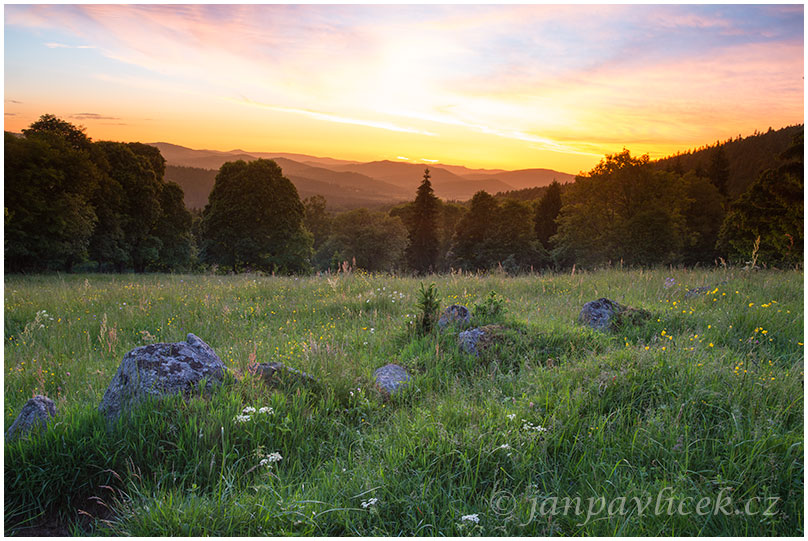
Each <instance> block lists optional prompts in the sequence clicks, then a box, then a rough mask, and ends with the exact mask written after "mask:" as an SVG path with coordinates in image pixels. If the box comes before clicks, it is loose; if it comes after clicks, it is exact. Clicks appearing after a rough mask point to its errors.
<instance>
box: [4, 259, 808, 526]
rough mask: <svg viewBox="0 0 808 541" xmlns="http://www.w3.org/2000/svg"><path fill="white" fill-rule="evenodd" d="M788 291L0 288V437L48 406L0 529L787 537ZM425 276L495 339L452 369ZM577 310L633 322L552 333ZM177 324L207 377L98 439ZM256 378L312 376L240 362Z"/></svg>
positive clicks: (565, 281)
mask: <svg viewBox="0 0 808 541" xmlns="http://www.w3.org/2000/svg"><path fill="white" fill-rule="evenodd" d="M803 279H804V276H803V273H802V272H801V271H746V270H742V269H732V268H729V269H725V268H720V269H713V270H682V269H678V270H677V269H672V270H664V269H660V270H653V271H647V270H646V271H641V270H617V269H611V270H609V269H607V270H601V271H597V272H591V273H588V272H584V273H582V272H576V273H575V274H534V275H528V276H518V277H508V276H505V275H500V274H490V275H485V276H475V275H467V274H466V275H463V274H452V275H441V276H430V277H426V278H421V279H419V278H406V277H394V276H389V275H367V274H364V273H359V272H353V273H341V274H338V275H331V276H321V277H297V278H295V277H272V276H258V275H237V276H214V275H51V276H6V277H5V280H4V281H5V314H4V317H5V320H4V330H5V334H4V342H5V345H4V353H5V358H4V398H5V400H4V419H5V428H6V429H8V427H9V426H10V425H11V423H12V422H13V421H14V419H15V417H16V415H17V413H18V412H19V410H20V408H21V407H22V405H23V404H24V403H25V401H26V400H27V399H28V398H30V397H31V396H32V395H35V394H45V395H47V396H49V397H50V398H52V399H53V400H54V401H55V402H56V405H57V409H58V411H59V415H58V417H57V419H56V420H55V421H53V422H51V424H50V425H49V428H48V430H47V431H46V432H44V433H42V434H40V435H34V436H32V437H30V438H29V439H23V440H18V441H15V442H6V443H5V449H4V451H5V489H4V491H5V494H4V496H5V498H4V500H5V506H4V507H5V508H4V511H5V533H6V534H15V533H23V534H24V533H26V532H28V533H29V534H30V533H31V532H40V533H41V532H42V531H46V530H42V529H38V530H26V529H25V528H26V527H32V526H37V527H39V528H42V527H47V528H55V529H56V530H58V531H66V532H68V533H73V534H88V533H92V534H101V535H137V536H155V535H172V536H180V535H182V536H186V535H200V536H201V535H217V536H230V535H234V536H246V535H250V536H254V535H265V534H274V535H285V534H303V535H430V536H431V535H512V536H517V535H519V536H521V535H664V536H669V535H802V534H803V533H804V526H803V520H804V517H803V501H804V485H803V474H804V457H803V455H804V432H803V418H804V412H803V379H804V372H803V370H804V367H803V359H804V345H803V341H804V338H803V317H804V314H803ZM430 283H434V284H435V287H436V288H437V291H438V298H439V300H440V304H441V308H444V307H446V306H448V305H451V304H455V303H458V304H463V305H466V306H468V307H469V308H470V309H471V310H472V312H473V323H474V324H491V323H497V324H500V325H503V326H504V327H505V328H506V329H507V332H506V336H505V338H504V339H503V340H502V342H501V343H497V344H495V345H494V346H493V347H492V348H490V349H489V350H486V351H485V352H484V353H483V354H481V355H480V356H479V357H475V356H473V355H469V354H466V353H463V352H461V351H460V349H459V347H458V345H457V330H456V329H455V330H454V332H432V333H428V334H426V335H421V334H419V333H418V332H417V331H416V327H417V324H416V321H417V319H418V317H419V312H418V308H417V303H418V301H419V290H420V287H421V285H422V284H424V285H429V284H430ZM699 286H708V287H709V289H708V291H707V292H706V293H704V294H701V295H698V296H694V297H691V298H686V297H685V292H686V291H687V290H688V289H690V288H694V287H699ZM491 292H495V293H494V294H493V295H492V293H491ZM599 297H608V298H610V299H613V300H615V301H618V302H620V303H622V304H627V305H630V306H633V307H637V308H643V309H645V310H648V311H649V312H651V314H652V317H651V318H650V319H649V320H648V321H646V322H644V323H639V324H636V325H633V326H627V327H624V328H623V329H621V330H620V331H619V332H616V333H603V332H597V331H594V330H591V329H589V328H586V327H584V326H581V325H578V324H577V323H576V318H577V315H578V313H579V311H580V309H581V307H582V306H583V304H584V303H585V302H587V301H590V300H595V299H597V298H599ZM189 332H192V333H194V334H196V335H197V336H199V337H200V338H202V339H203V340H204V341H206V342H207V343H208V344H209V345H210V346H211V347H213V349H214V350H215V351H216V353H217V354H218V355H219V357H220V358H221V359H222V360H223V361H224V363H225V364H226V365H227V367H228V368H229V369H230V373H231V377H228V379H227V380H226V381H225V383H224V384H223V385H222V387H221V388H220V389H219V390H217V391H215V392H214V393H212V394H206V393H204V392H201V391H199V392H195V393H192V394H191V395H189V396H186V397H173V398H168V399H164V400H161V401H156V402H150V403H147V404H145V405H144V406H143V407H142V408H139V409H138V410H136V411H134V412H133V413H132V415H131V416H128V417H125V418H124V419H122V420H121V421H120V422H118V423H117V424H115V425H113V426H107V425H106V424H105V422H104V420H103V419H102V418H101V416H100V415H99V414H98V412H97V411H96V408H97V406H98V404H99V402H100V400H101V397H102V395H103V393H104V391H105V389H106V387H107V386H108V384H109V382H110V380H111V378H112V377H113V375H114V374H115V372H116V370H117V368H118V365H119V364H120V362H121V359H122V357H123V356H124V354H125V353H126V352H128V351H129V350H131V349H132V348H135V347H137V346H141V345H145V344H148V343H154V342H177V341H183V340H184V339H185V336H186V335H187V333H189ZM270 361H281V362H283V363H285V364H287V365H289V366H291V367H294V368H297V369H300V370H303V371H305V372H307V373H309V374H311V375H313V376H315V377H317V378H318V379H319V380H320V382H321V383H322V385H321V386H319V387H317V388H310V387H306V386H288V387H283V388H275V389H270V388H268V387H266V386H265V385H264V384H263V383H262V382H260V381H258V380H257V379H255V378H253V377H251V376H250V375H249V374H248V372H247V370H246V369H247V366H248V365H249V364H250V363H252V362H270ZM391 362H394V363H397V364H400V365H402V366H404V367H406V368H407V370H408V371H409V373H410V375H411V376H412V381H411V384H410V386H409V387H408V388H407V389H406V390H405V391H404V392H402V393H400V394H397V395H395V396H393V397H391V398H389V399H387V398H386V397H384V396H383V395H382V394H380V393H379V392H378V391H377V390H376V389H375V388H374V386H373V379H372V375H373V371H374V370H375V369H376V368H378V367H380V366H383V365H385V364H387V363H391ZM245 408H254V409H255V410H256V411H255V412H253V411H251V410H249V409H247V410H246V414H247V415H249V420H246V421H244V418H243V417H241V418H240V417H239V416H240V415H245V413H244V412H245ZM261 408H264V409H263V411H261ZM646 502H647V504H646V505H643V504H644V503H646ZM705 502H706V503H705Z"/></svg>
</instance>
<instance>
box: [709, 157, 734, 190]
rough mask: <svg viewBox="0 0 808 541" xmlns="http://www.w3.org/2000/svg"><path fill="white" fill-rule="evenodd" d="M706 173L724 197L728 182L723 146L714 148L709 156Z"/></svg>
mask: <svg viewBox="0 0 808 541" xmlns="http://www.w3.org/2000/svg"><path fill="white" fill-rule="evenodd" d="M707 174H708V175H709V178H710V181H711V182H712V183H713V185H714V186H715V187H716V188H718V191H719V192H720V193H721V195H723V196H724V197H726V196H727V188H728V186H727V185H728V184H729V159H727V154H726V152H724V147H723V146H719V147H718V148H716V149H715V152H713V154H712V156H710V167H709V170H708V171H707Z"/></svg>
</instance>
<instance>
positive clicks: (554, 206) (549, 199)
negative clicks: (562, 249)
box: [534, 180, 561, 250]
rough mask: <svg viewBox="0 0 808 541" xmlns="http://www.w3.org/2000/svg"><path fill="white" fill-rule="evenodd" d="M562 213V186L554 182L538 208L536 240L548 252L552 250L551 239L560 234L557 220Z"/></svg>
mask: <svg viewBox="0 0 808 541" xmlns="http://www.w3.org/2000/svg"><path fill="white" fill-rule="evenodd" d="M559 212H561V184H559V183H558V181H556V180H553V182H552V184H550V185H549V186H548V187H547V191H546V192H544V196H543V197H542V198H541V199H540V200H539V204H538V205H537V206H536V214H535V221H534V223H535V227H536V238H538V239H539V242H541V244H542V246H543V247H544V248H545V249H546V250H550V249H551V248H552V246H551V243H550V238H551V237H552V236H553V235H555V234H556V233H557V232H558V225H557V224H556V218H558V214H559Z"/></svg>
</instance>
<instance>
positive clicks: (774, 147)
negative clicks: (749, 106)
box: [654, 124, 805, 199]
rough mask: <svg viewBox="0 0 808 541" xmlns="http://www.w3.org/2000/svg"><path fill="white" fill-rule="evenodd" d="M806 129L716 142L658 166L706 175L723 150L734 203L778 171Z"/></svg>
mask: <svg viewBox="0 0 808 541" xmlns="http://www.w3.org/2000/svg"><path fill="white" fill-rule="evenodd" d="M804 128H805V126H804V124H799V125H797V126H788V127H786V128H782V129H779V130H772V129H771V128H769V131H767V132H766V133H756V134H755V135H751V136H749V137H744V138H740V137H739V138H737V139H731V140H728V141H724V142H722V143H719V142H716V144H713V145H707V146H705V147H701V148H699V149H696V150H688V151H686V152H683V153H681V154H676V155H673V156H668V157H666V158H662V159H660V160H656V161H655V162H654V163H656V164H657V165H658V166H659V167H661V168H663V169H670V170H679V171H682V172H686V171H690V170H695V171H701V172H702V173H706V171H708V170H709V167H710V160H711V159H712V156H713V154H714V153H715V152H716V149H717V148H718V147H719V146H720V147H722V148H723V149H724V152H725V154H726V157H727V160H728V161H729V182H728V191H729V195H730V197H731V198H733V199H734V198H736V197H738V196H739V195H740V194H742V193H743V192H744V191H746V189H747V188H748V187H749V185H750V184H751V183H752V182H754V181H755V180H756V179H757V178H758V176H759V175H760V173H761V172H762V171H764V170H766V169H769V168H772V167H776V164H778V163H779V162H780V159H779V156H780V154H782V153H783V151H784V150H786V149H787V148H788V147H789V146H791V142H792V139H793V138H794V136H795V135H797V134H799V133H800V132H802V131H803V130H804Z"/></svg>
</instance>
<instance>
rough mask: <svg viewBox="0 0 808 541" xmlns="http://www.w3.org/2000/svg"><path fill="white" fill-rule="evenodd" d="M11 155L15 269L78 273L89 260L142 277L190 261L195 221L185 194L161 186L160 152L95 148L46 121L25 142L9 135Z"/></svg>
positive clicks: (10, 251)
mask: <svg viewBox="0 0 808 541" xmlns="http://www.w3.org/2000/svg"><path fill="white" fill-rule="evenodd" d="M4 149H5V156H6V162H5V179H6V187H5V204H6V244H5V255H6V260H7V263H8V267H9V269H11V270H15V271H20V270H30V271H36V270H67V271H70V270H72V269H73V267H74V265H76V264H80V263H84V262H88V261H89V262H91V263H92V264H93V265H94V266H95V267H96V268H98V269H100V270H108V269H115V270H118V271H123V270H124V269H126V268H133V269H134V270H135V271H138V272H142V271H145V270H147V269H148V268H160V269H163V270H168V269H169V268H178V266H182V265H187V264H188V263H189V262H190V259H191V252H192V243H191V239H190V215H189V214H188V211H187V210H186V209H185V206H184V204H183V203H182V199H183V197H182V190H181V189H180V188H179V186H176V185H170V184H166V183H165V182H164V181H163V174H164V172H165V160H164V159H163V157H162V156H161V155H160V151H159V150H158V149H157V148H155V147H152V146H149V145H144V144H142V143H117V142H110V141H101V142H93V141H91V140H90V139H89V138H88V137H87V136H86V135H85V133H84V129H83V128H77V127H76V126H73V125H72V124H70V123H69V122H67V121H64V120H61V119H59V118H57V117H55V116H53V115H43V116H42V117H40V119H39V120H37V121H36V122H34V123H33V124H31V126H30V128H28V129H25V130H23V136H22V137H18V136H15V135H13V134H9V133H6V134H5V142H4ZM169 224H171V226H170V227H169ZM169 229H173V232H171V233H169V232H168V230H169ZM158 261H159V263H158Z"/></svg>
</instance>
